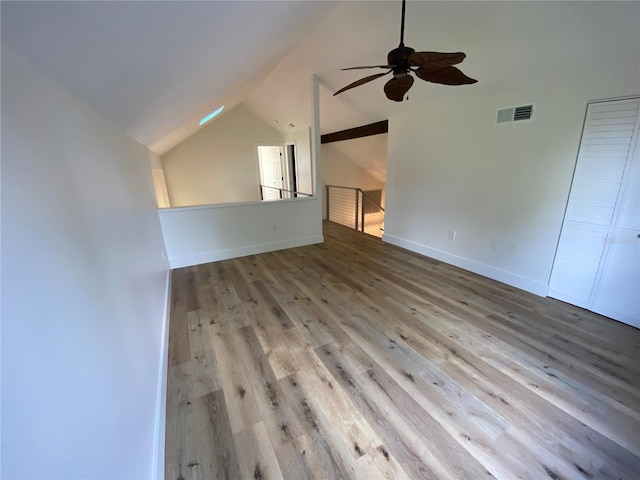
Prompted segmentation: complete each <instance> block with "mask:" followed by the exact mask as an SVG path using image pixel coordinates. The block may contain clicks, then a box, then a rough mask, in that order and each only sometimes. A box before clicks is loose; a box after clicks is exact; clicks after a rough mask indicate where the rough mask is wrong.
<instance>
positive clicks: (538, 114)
mask: <svg viewBox="0 0 640 480" xmlns="http://www.w3.org/2000/svg"><path fill="white" fill-rule="evenodd" d="M629 63H630V64H629V65H625V64H621V65H620V67H621V68H620V69H618V71H617V72H616V75H610V72H609V71H604V70H603V71H600V70H599V69H593V73H592V75H591V77H589V78H577V76H576V78H565V79H561V78H558V79H557V81H555V82H553V83H551V82H549V83H538V84H530V85H522V84H521V85H519V88H518V90H517V91H513V92H505V93H502V94H494V95H484V96H482V97H480V96H471V95H466V94H464V93H462V92H461V94H460V96H459V97H455V96H452V95H449V96H447V98H446V99H438V97H437V96H434V97H433V98H432V99H430V100H429V101H428V102H424V103H422V104H414V105H413V106H412V108H411V109H410V110H408V111H406V112H404V113H401V114H399V115H396V116H394V117H392V118H391V119H390V123H389V145H388V163H387V168H388V171H387V204H386V218H385V234H384V237H383V238H384V240H385V241H388V242H391V243H394V244H397V245H400V246H403V247H406V248H409V249H411V250H414V251H417V252H420V253H423V254H425V255H428V256H431V257H434V258H437V259H440V260H443V261H446V262H449V263H452V264H454V265H458V266H461V267H463V268H466V269H469V270H471V271H475V272H477V273H480V274H482V275H486V276H488V277H491V278H494V279H497V280H500V281H504V282H506V283H509V284H511V285H514V286H517V287H520V288H523V289H525V290H529V291H531V292H534V293H537V294H540V295H545V294H546V291H547V284H548V280H549V276H550V273H551V267H552V263H553V258H554V254H555V249H556V245H557V242H558V238H559V234H560V228H561V225H562V220H563V216H564V209H565V205H566V201H567V198H568V193H569V188H570V184H571V178H572V174H573V168H574V164H575V161H576V154H577V150H578V145H579V142H580V134H581V130H582V123H583V119H584V113H585V110H586V104H587V101H588V100H591V99H597V98H606V97H615V96H619V95H628V94H633V93H636V94H637V93H639V90H640V88H639V86H638V80H637V79H638V77H637V73H638V71H639V70H640V68H639V65H637V64H634V62H629ZM461 88H462V87H461ZM525 102H535V111H534V119H533V121H531V122H522V123H512V124H505V125H495V124H494V114H495V111H496V109H497V108H499V107H507V106H511V105H521V104H523V103H525ZM450 230H454V231H456V239H455V240H450V239H449V238H448V235H449V231H450ZM494 240H496V241H498V242H499V243H498V248H497V250H494V249H492V248H491V246H492V241H494Z"/></svg>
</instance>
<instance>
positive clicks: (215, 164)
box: [162, 105, 284, 207]
mask: <svg viewBox="0 0 640 480" xmlns="http://www.w3.org/2000/svg"><path fill="white" fill-rule="evenodd" d="M283 143H284V139H283V135H282V134H281V133H280V132H279V131H278V130H276V129H275V128H273V127H271V126H270V125H268V124H266V123H265V122H264V121H263V120H262V119H260V118H259V117H257V116H256V115H254V114H253V113H251V112H250V111H249V110H247V109H246V108H245V107H244V106H242V105H238V106H237V107H235V108H234V109H232V110H230V111H228V112H223V113H222V114H221V115H220V116H219V117H216V118H214V119H213V120H210V121H209V123H207V124H205V125H204V126H203V127H202V129H201V130H200V131H198V132H197V133H196V134H194V135H193V136H191V137H189V138H188V139H187V140H185V141H184V142H182V143H180V144H179V145H178V146H177V147H175V148H173V149H172V150H170V151H169V152H167V153H165V154H164V155H163V156H162V165H163V167H164V174H165V178H166V182H167V188H168V190H169V199H170V201H171V206H173V207H183V206H189V205H208V204H213V203H229V202H247V201H257V200H259V199H260V191H259V189H258V179H259V170H258V152H257V149H256V147H257V146H258V145H282V144H283Z"/></svg>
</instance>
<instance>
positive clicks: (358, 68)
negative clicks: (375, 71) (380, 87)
mask: <svg viewBox="0 0 640 480" xmlns="http://www.w3.org/2000/svg"><path fill="white" fill-rule="evenodd" d="M363 68H395V65H368V66H365V67H348V68H341V69H340V70H360V69H363Z"/></svg>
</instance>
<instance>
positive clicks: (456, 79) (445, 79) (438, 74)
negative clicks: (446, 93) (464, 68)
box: [416, 67, 478, 85]
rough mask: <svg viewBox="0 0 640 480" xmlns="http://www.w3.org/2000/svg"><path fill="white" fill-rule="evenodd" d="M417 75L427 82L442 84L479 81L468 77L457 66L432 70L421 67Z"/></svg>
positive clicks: (466, 83)
mask: <svg viewBox="0 0 640 480" xmlns="http://www.w3.org/2000/svg"><path fill="white" fill-rule="evenodd" d="M416 75H417V76H418V77H419V78H421V79H422V80H424V81H426V82H432V83H440V84H442V85H469V84H472V83H477V82H478V81H477V80H474V79H473V78H469V77H467V76H466V75H465V74H464V73H462V72H461V71H460V70H459V69H457V68H456V67H447V68H443V69H441V70H436V71H432V70H430V69H428V68H419V69H418V70H416Z"/></svg>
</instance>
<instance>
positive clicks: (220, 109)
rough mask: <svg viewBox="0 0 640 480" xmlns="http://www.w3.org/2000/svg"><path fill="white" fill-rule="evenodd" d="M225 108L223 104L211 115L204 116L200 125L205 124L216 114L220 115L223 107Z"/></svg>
mask: <svg viewBox="0 0 640 480" xmlns="http://www.w3.org/2000/svg"><path fill="white" fill-rule="evenodd" d="M223 108H224V105H223V106H221V107H220V108H219V109H217V110H216V111H215V112H211V113H210V114H209V115H207V116H206V117H204V118H203V119H202V120H200V123H199V124H198V125H204V124H205V123H207V122H208V121H209V120H211V119H212V118H213V117H215V116H216V115H218V114H219V113H220V112H221V111H222V109H223Z"/></svg>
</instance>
